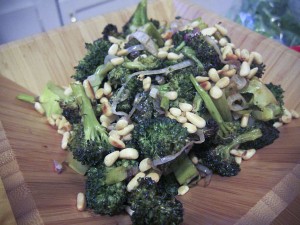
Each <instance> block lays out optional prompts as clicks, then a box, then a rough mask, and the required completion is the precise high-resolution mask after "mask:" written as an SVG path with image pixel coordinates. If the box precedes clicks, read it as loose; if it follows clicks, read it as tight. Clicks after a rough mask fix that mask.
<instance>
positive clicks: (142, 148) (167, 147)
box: [132, 117, 188, 159]
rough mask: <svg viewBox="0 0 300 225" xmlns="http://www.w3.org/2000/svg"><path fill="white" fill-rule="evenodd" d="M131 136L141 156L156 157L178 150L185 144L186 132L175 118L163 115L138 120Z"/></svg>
mask: <svg viewBox="0 0 300 225" xmlns="http://www.w3.org/2000/svg"><path fill="white" fill-rule="evenodd" d="M132 136H133V139H134V140H135V142H136V143H137V146H138V149H139V152H140V156H141V158H147V157H149V158H151V159H157V158H160V157H164V156H167V155H172V154H175V153H176V152H178V151H180V150H181V149H182V148H183V147H184V146H185V145H186V144H187V137H188V132H187V129H186V128H183V127H182V125H181V124H180V123H178V122H177V121H176V120H172V119H169V118H167V117H163V118H153V119H148V120H144V121H142V122H140V123H139V124H137V125H136V126H135V128H134V130H133V135H132Z"/></svg>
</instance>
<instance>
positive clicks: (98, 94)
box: [95, 88, 104, 99]
mask: <svg viewBox="0 0 300 225" xmlns="http://www.w3.org/2000/svg"><path fill="white" fill-rule="evenodd" d="M103 94H104V92H103V88H99V89H98V90H97V91H96V93H95V98H96V99H100V98H102V97H103Z"/></svg>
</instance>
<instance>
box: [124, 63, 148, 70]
mask: <svg viewBox="0 0 300 225" xmlns="http://www.w3.org/2000/svg"><path fill="white" fill-rule="evenodd" d="M123 66H124V67H125V68H127V69H129V70H146V69H147V67H146V66H145V65H144V64H143V63H141V62H137V61H135V62H125V63H123Z"/></svg>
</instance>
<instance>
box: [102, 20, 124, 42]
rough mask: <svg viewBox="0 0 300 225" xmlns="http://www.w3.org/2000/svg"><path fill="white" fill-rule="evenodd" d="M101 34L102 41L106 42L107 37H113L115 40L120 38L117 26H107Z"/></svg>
mask: <svg viewBox="0 0 300 225" xmlns="http://www.w3.org/2000/svg"><path fill="white" fill-rule="evenodd" d="M102 34H103V39H104V40H108V37H109V36H113V37H115V38H118V37H120V36H121V34H120V33H119V32H118V28H117V26H115V25H113V24H111V23H110V24H107V25H106V26H105V27H104V29H103V31H102Z"/></svg>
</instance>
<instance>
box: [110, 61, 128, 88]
mask: <svg viewBox="0 0 300 225" xmlns="http://www.w3.org/2000/svg"><path fill="white" fill-rule="evenodd" d="M130 73H131V72H130V70H129V69H127V68H125V67H123V66H121V65H119V66H116V67H115V68H113V69H112V70H111V71H110V72H109V73H108V75H107V78H108V81H109V82H110V84H111V85H112V86H113V87H115V88H117V87H120V86H122V84H124V83H125V82H126V78H127V76H128V75H130Z"/></svg>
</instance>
